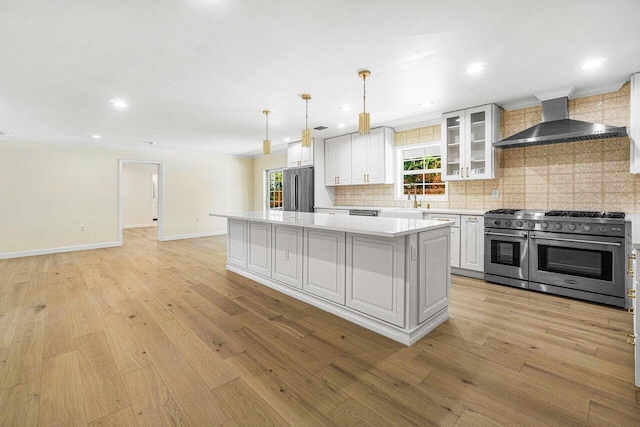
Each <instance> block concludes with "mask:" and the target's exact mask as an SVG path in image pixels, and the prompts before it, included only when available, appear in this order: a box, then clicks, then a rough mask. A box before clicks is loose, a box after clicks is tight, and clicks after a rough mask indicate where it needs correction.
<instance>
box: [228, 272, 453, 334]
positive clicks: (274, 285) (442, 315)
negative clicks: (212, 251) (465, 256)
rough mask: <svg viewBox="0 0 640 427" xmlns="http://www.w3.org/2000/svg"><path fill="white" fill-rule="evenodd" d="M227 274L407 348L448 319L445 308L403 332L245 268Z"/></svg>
mask: <svg viewBox="0 0 640 427" xmlns="http://www.w3.org/2000/svg"><path fill="white" fill-rule="evenodd" d="M227 270H229V271H231V272H233V273H236V274H239V275H240V276H243V277H246V278H248V279H251V280H253V281H255V282H258V283H260V284H262V285H265V286H267V287H269V288H271V289H274V290H276V291H278V292H281V293H283V294H285V295H289V296H290V297H293V298H295V299H297V300H299V301H303V302H305V303H307V304H310V305H313V306H314V307H317V308H319V309H321V310H323V311H326V312H328V313H331V314H334V315H336V316H338V317H341V318H343V319H345V320H347V321H349V322H351V323H355V324H357V325H359V326H362V327H363V328H366V329H369V330H370V331H373V332H376V333H378V334H380V335H383V336H385V337H387V338H390V339H392V340H394V341H397V342H399V343H402V344H404V345H407V346H411V345H412V344H414V343H416V342H418V341H419V340H420V339H421V338H422V337H424V336H425V335H427V334H428V333H429V332H431V331H432V330H433V329H435V328H436V327H437V326H438V325H440V324H441V323H442V322H444V321H446V320H447V319H448V318H449V313H448V307H445V308H443V309H442V310H440V311H439V312H437V313H436V314H434V315H433V316H431V317H430V318H429V319H428V320H426V321H424V322H422V323H421V324H419V325H418V326H416V327H415V328H413V329H411V330H406V329H403V328H400V327H397V326H394V325H390V324H389V323H387V322H383V321H380V320H378V319H376V318H373V317H371V316H367V315H366V314H363V313H360V312H359V311H356V310H353V309H351V308H349V307H346V306H343V305H338V304H335V303H333V302H331V301H327V300H325V299H323V298H320V297H316V296H315V295H312V294H310V293H308V292H305V291H303V290H299V289H296V288H292V287H290V286H287V285H284V284H282V283H280V282H278V281H275V280H273V279H270V278H268V277H264V276H261V275H259V274H256V273H253V272H251V271H248V270H245V269H244V268H241V267H237V266H235V265H231V264H227Z"/></svg>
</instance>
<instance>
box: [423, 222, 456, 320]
mask: <svg viewBox="0 0 640 427" xmlns="http://www.w3.org/2000/svg"><path fill="white" fill-rule="evenodd" d="M448 234H449V233H448V232H447V230H446V229H445V230H442V231H440V232H437V233H420V234H418V323H420V322H423V321H424V320H426V319H428V318H430V317H431V316H433V315H434V314H436V313H437V312H439V311H440V310H442V309H444V308H446V307H448V305H449V291H450V290H449V287H450V283H451V282H450V281H449V277H450V275H451V270H450V269H451V267H447V268H443V266H445V265H447V251H443V250H442V248H443V247H444V245H447V247H448V245H449V239H448V237H449V236H448Z"/></svg>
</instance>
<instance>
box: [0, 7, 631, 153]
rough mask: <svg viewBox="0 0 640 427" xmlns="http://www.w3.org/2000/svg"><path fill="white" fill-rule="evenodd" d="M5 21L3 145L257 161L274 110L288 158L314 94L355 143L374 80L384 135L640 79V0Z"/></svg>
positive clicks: (18, 11)
mask: <svg viewBox="0 0 640 427" xmlns="http://www.w3.org/2000/svg"><path fill="white" fill-rule="evenodd" d="M0 24H1V25H0V132H1V131H4V132H12V134H11V135H9V136H0V142H1V141H7V140H17V141H35V142H50V143H66V144H82V145H103V146H114V147H133V148H143V149H147V150H156V149H179V150H204V151H210V152H216V153H227V154H245V155H246V154H249V155H251V154H257V153H259V152H260V150H261V147H262V139H264V136H265V121H264V115H263V114H262V110H263V109H265V108H268V109H270V110H272V112H273V113H272V114H271V115H270V120H269V121H270V137H271V140H272V141H273V146H274V150H278V149H281V148H284V146H285V145H286V143H285V141H284V139H285V138H286V137H289V138H291V140H292V141H295V140H299V139H300V133H301V130H302V128H303V127H304V114H305V111H304V109H305V105H304V101H303V100H302V99H301V98H300V94H302V93H305V92H307V93H310V94H311V95H312V99H311V101H310V102H309V125H310V127H316V126H320V125H324V126H327V127H328V129H327V130H324V131H313V132H314V136H316V137H320V138H326V137H329V136H335V135H340V134H344V133H348V132H352V131H354V130H357V129H356V128H357V118H358V113H359V112H360V111H361V109H362V80H361V79H359V78H358V76H357V71H358V70H359V69H361V68H368V69H370V70H371V72H372V74H371V77H370V78H369V79H367V110H368V111H370V112H371V123H372V127H375V126H379V125H392V126H400V125H405V124H410V123H417V122H423V121H427V120H431V119H436V118H438V117H439V115H440V114H441V113H442V112H445V111H451V110H455V109H459V108H465V107H471V106H475V105H480V104H486V103H491V102H494V103H497V104H499V105H505V104H508V103H513V102H516V101H523V100H528V99H532V98H533V95H534V94H535V93H539V92H544V91H548V90H554V89H559V88H564V87H569V86H573V87H575V88H576V89H578V90H585V89H586V88H593V87H597V86H601V85H605V84H610V83H616V82H623V81H625V80H627V79H628V77H629V75H630V74H632V73H634V72H638V71H640V1H637V0H609V1H603V0H535V1H532V0H526V1H520V0H500V1H499V0H483V1H477V0H457V1H455V2H451V1H444V0H439V1H427V0H402V1H399V0H395V1H392V0H387V1H383V0H366V1H363V0H348V1H347V0H270V1H264V0H102V1H98V0H57V1H51V0H20V1H2V2H1V3H0ZM593 58H606V61H605V62H604V64H603V66H602V67H600V68H598V69H592V70H583V69H582V68H581V67H582V65H583V64H584V62H585V61H587V60H589V59H593ZM477 62H482V63H486V65H487V66H486V69H485V70H484V71H483V72H481V73H479V74H475V75H470V74H467V73H466V72H465V69H466V67H467V66H469V65H471V64H473V63H477ZM113 99H123V100H125V101H126V102H127V103H128V105H129V106H128V108H126V109H125V110H116V109H114V108H113V107H112V106H111V104H110V101H111V100H113ZM424 101H431V102H434V103H435V104H434V105H433V106H432V107H430V108H424V107H422V108H421V107H420V106H419V104H421V103H423V102H424ZM344 104H350V105H352V106H353V109H352V110H351V111H350V112H344V111H341V110H340V109H339V107H341V106H342V105H344ZM338 123H345V125H346V127H345V128H343V129H338V128H337V127H336V126H337V124H338ZM93 134H99V135H101V136H102V139H100V140H97V139H92V138H91V135H93ZM144 141H153V142H155V145H154V146H149V145H143V142H144Z"/></svg>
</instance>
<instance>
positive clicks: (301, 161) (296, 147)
mask: <svg viewBox="0 0 640 427" xmlns="http://www.w3.org/2000/svg"><path fill="white" fill-rule="evenodd" d="M287 166H288V167H290V168H295V167H297V166H313V143H312V144H311V147H303V146H302V141H297V142H292V143H290V144H289V145H287Z"/></svg>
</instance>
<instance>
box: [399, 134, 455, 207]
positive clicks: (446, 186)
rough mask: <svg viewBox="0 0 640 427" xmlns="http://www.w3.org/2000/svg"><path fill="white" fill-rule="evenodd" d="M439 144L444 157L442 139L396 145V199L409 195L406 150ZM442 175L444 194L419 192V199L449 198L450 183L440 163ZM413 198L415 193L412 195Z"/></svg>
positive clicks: (436, 199)
mask: <svg viewBox="0 0 640 427" xmlns="http://www.w3.org/2000/svg"><path fill="white" fill-rule="evenodd" d="M434 146H438V147H439V148H440V159H442V143H441V141H429V142H421V143H419V144H409V145H400V146H398V147H396V150H395V166H396V167H395V174H396V183H395V190H394V194H395V199H396V200H407V195H406V194H404V191H403V190H404V152H405V151H407V150H416V149H420V148H427V147H434ZM439 171H440V177H441V179H442V183H443V184H444V194H441V195H427V194H418V195H417V198H418V200H425V201H433V202H442V201H448V200H449V183H448V182H447V181H445V180H444V168H443V167H442V163H441V165H440V169H439ZM411 198H413V195H411Z"/></svg>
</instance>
